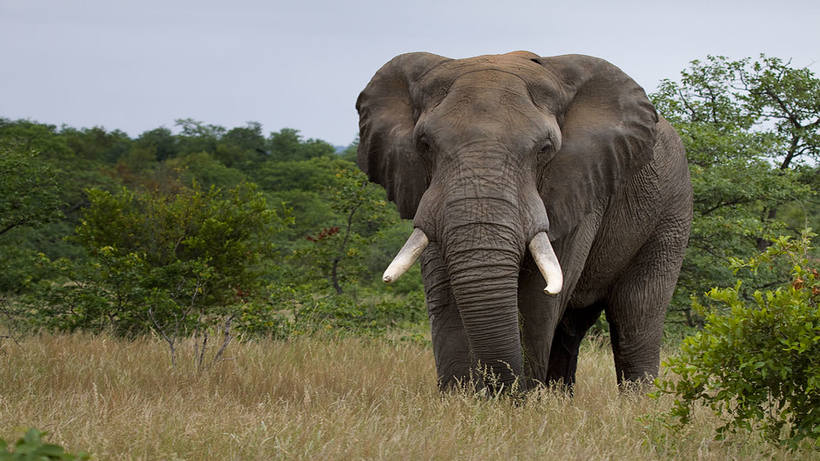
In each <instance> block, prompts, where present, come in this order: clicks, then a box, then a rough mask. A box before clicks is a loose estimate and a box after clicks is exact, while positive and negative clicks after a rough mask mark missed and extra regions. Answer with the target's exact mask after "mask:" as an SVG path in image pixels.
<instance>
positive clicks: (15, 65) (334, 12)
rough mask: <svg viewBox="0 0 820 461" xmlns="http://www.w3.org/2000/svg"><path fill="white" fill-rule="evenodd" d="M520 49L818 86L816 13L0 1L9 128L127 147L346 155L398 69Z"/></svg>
mask: <svg viewBox="0 0 820 461" xmlns="http://www.w3.org/2000/svg"><path fill="white" fill-rule="evenodd" d="M519 49H525V50H530V51H533V52H536V53H538V54H540V55H542V56H550V55H557V54H565V53H583V54H590V55H593V56H599V57H602V58H605V59H608V60H609V61H611V62H613V63H614V64H616V65H617V66H619V67H621V68H622V69H623V70H624V71H626V72H627V73H628V74H630V75H631V76H632V77H633V78H635V79H636V80H637V81H638V83H640V84H641V85H643V87H644V88H645V89H646V90H647V92H651V91H653V90H654V89H655V88H656V86H657V84H658V82H659V81H660V79H662V78H673V79H675V78H677V77H678V75H679V73H680V71H681V70H682V69H683V68H684V67H686V65H687V63H688V62H689V61H691V60H692V59H697V58H703V57H705V56H706V55H707V54H719V55H726V56H729V57H731V58H741V57H745V56H752V57H756V56H757V55H758V54H759V53H761V52H762V53H766V54H767V55H770V56H778V57H781V58H791V59H792V63H793V65H795V66H801V67H802V66H808V67H810V68H811V69H812V70H813V71H814V72H815V74H820V63H818V61H820V1H818V0H781V1H765V2H764V1H757V0H747V1H735V0H731V1H722V0H711V1H703V0H687V1H683V0H681V1H678V2H674V3H673V2H667V1H662V0H654V1H637V0H620V1H615V0H611V1H604V0H588V1H583V0H580V1H574V2H569V1H567V2H554V1H549V0H542V1H501V0H494V1H488V0H477V1H469V2H468V1H452V0H417V1H403V2H394V1H389V0H382V1H363V0H348V1H330V0H301V1H300V0H293V1H288V2H283V1H279V0H274V1H262V0H231V1H225V0H221V1H211V0H185V1H175V0H140V1H131V0H119V1H116V0H89V1H80V0H77V1H67V0H51V1H45V0H0V117H6V118H12V119H16V118H29V119H32V120H37V121H41V122H46V123H53V124H57V125H59V124H62V123H66V124H68V125H71V126H74V127H91V126H104V127H105V128H106V129H115V128H118V129H122V130H124V131H126V132H128V133H129V134H130V135H132V136H136V135H138V134H139V133H141V132H143V131H145V130H149V129H153V128H156V127H158V126H166V127H169V128H174V119H177V118H187V117H191V118H194V119H197V120H201V121H204V122H207V123H212V124H217V125H223V126H226V127H233V126H237V125H244V124H245V122H247V121H258V122H260V123H262V125H263V128H264V130H265V131H266V132H269V131H277V130H279V129H281V128H283V127H290V128H296V129H298V130H300V131H301V132H302V134H303V135H304V136H305V137H311V138H320V139H324V140H326V141H329V142H331V143H333V144H337V145H345V144H348V143H350V142H351V141H352V140H353V139H354V137H355V136H356V133H357V130H358V128H357V115H356V110H355V108H354V104H355V100H356V96H357V95H358V93H359V91H361V90H362V88H364V86H365V85H366V84H367V82H368V80H369V79H370V77H371V76H372V75H373V73H374V72H375V71H376V70H377V69H378V68H379V67H381V65H382V64H384V63H385V62H387V61H388V60H389V59H390V58H392V57H393V56H395V55H397V54H399V53H403V52H408V51H429V52H433V53H437V54H441V55H444V56H448V57H453V58H461V57H469V56H475V55H480V54H488V53H501V52H507V51H512V50H519Z"/></svg>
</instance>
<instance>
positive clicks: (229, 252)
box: [50, 184, 290, 365]
mask: <svg viewBox="0 0 820 461" xmlns="http://www.w3.org/2000/svg"><path fill="white" fill-rule="evenodd" d="M88 193H89V201H90V203H91V206H90V207H89V208H88V209H87V210H86V211H85V212H84V214H83V221H82V223H81V225H80V226H79V227H78V229H77V239H78V240H79V241H80V242H81V243H82V244H83V245H84V246H85V247H86V248H87V249H88V251H89V252H90V253H91V254H92V256H93V257H92V261H91V264H90V265H82V266H80V267H76V266H75V267H71V265H67V269H68V270H69V272H73V273H71V275H73V276H74V277H73V278H74V279H75V280H73V282H72V283H69V284H61V285H59V286H57V287H56V288H55V290H56V292H55V293H54V294H53V296H52V298H51V299H52V308H53V311H52V315H51V316H50V317H51V318H52V319H54V322H56V326H59V327H64V328H89V327H92V328H96V327H100V326H106V325H110V326H112V327H113V328H114V330H115V331H117V332H119V333H121V334H141V333H144V332H146V331H149V330H151V331H154V332H156V333H157V334H158V335H160V336H161V337H162V338H163V339H165V341H166V342H167V343H168V346H169V348H170V350H171V354H172V360H175V357H176V355H175V352H176V344H177V340H178V338H180V337H184V336H190V335H194V336H196V337H198V338H200V346H201V349H200V354H199V356H198V365H201V364H202V361H203V357H204V351H205V346H206V345H207V339H208V335H209V332H211V329H212V328H215V325H217V323H220V324H221V325H222V327H221V328H222V329H223V331H224V335H225V338H226V341H228V340H229V338H230V336H229V330H230V325H231V322H232V321H233V320H234V319H235V318H236V316H237V315H238V313H239V312H240V311H241V310H242V309H243V308H244V306H246V305H248V304H250V303H253V302H256V301H258V300H259V299H261V297H262V296H263V288H264V285H265V282H264V279H263V277H262V274H263V272H264V269H265V265H264V263H265V261H266V258H268V257H270V255H271V254H272V252H273V250H274V248H273V247H272V245H271V243H270V242H271V240H272V237H273V235H274V234H275V232H277V231H278V230H279V229H281V228H282V227H284V226H285V225H287V224H288V223H289V221H290V218H289V216H288V215H287V214H286V211H285V212H284V213H283V212H277V211H275V210H273V209H271V208H269V207H268V206H267V203H266V201H265V199H264V197H263V196H262V194H260V193H259V192H257V191H256V189H255V187H254V186H253V185H249V184H242V185H240V186H237V187H235V188H233V189H230V190H228V191H226V192H224V193H223V192H222V191H220V190H219V189H217V188H215V187H211V188H210V189H208V190H202V189H200V188H199V187H198V186H197V185H196V184H195V185H194V187H193V188H192V189H183V190H182V191H181V192H180V193H179V194H177V195H173V196H168V195H163V194H160V193H156V192H133V191H129V190H127V189H123V190H122V191H120V192H119V193H117V194H111V193H109V192H106V191H102V190H98V189H94V190H90V191H89V192H88Z"/></svg>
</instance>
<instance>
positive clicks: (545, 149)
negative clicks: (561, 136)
mask: <svg viewBox="0 0 820 461" xmlns="http://www.w3.org/2000/svg"><path fill="white" fill-rule="evenodd" d="M553 150H555V145H554V144H553V143H552V139H549V138H547V140H546V141H545V142H544V144H543V145H542V146H541V150H539V151H538V153H540V154H551V153H552V151H553Z"/></svg>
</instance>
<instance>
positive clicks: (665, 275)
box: [605, 232, 686, 388]
mask: <svg viewBox="0 0 820 461" xmlns="http://www.w3.org/2000/svg"><path fill="white" fill-rule="evenodd" d="M676 235H680V234H679V233H675V232H658V233H657V234H656V237H654V238H653V239H652V240H650V241H649V242H647V244H645V245H644V246H643V247H642V248H641V250H640V251H639V252H638V255H637V256H636V257H635V258H634V260H633V262H632V264H631V265H630V267H629V268H628V269H627V270H626V272H625V273H624V274H623V275H622V276H621V277H620V278H619V281H618V283H616V285H615V287H614V288H613V290H612V291H611V293H610V296H609V299H608V300H607V306H606V310H605V311H606V318H607V321H608V322H609V325H610V336H611V340H612V351H613V355H614V356H615V372H616V373H617V377H618V385H619V386H621V387H622V388H624V387H625V386H624V385H625V384H627V383H630V382H641V381H648V380H649V379H652V378H654V377H655V376H657V374H658V367H659V362H660V348H661V341H662V339H663V323H664V319H665V317H666V309H667V306H668V305H669V301H670V300H671V299H672V293H673V292H674V291H675V282H676V281H677V278H678V273H679V272H680V266H681V261H682V260H683V250H684V247H685V244H686V242H685V240H682V239H679V238H676V237H675V236H676Z"/></svg>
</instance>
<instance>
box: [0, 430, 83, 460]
mask: <svg viewBox="0 0 820 461" xmlns="http://www.w3.org/2000/svg"><path fill="white" fill-rule="evenodd" d="M45 435H46V433H45V432H40V431H39V430H37V429H29V430H28V431H26V434H25V435H24V436H23V437H22V438H20V439H18V440H17V442H15V443H14V444H13V445H11V446H9V444H8V442H6V441H5V440H3V439H0V461H84V460H90V459H91V455H89V454H88V453H85V452H80V453H77V454H72V453H69V452H67V451H65V449H64V448H63V447H61V446H59V445H55V444H52V443H45V442H44V441H43V436H45Z"/></svg>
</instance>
